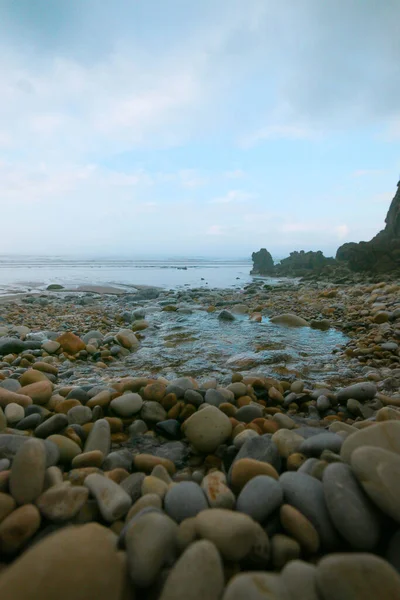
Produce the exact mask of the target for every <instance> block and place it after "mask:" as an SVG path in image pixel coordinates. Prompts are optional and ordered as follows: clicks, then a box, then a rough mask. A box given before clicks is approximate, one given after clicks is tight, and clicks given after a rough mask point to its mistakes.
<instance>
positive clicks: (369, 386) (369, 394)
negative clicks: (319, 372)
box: [336, 381, 377, 404]
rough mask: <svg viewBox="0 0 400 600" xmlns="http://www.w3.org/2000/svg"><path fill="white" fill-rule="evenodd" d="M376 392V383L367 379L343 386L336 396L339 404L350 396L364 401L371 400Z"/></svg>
mask: <svg viewBox="0 0 400 600" xmlns="http://www.w3.org/2000/svg"><path fill="white" fill-rule="evenodd" d="M376 392H377V388H376V385H375V384H374V383H372V382H371V381H367V382H365V383H355V384H354V385H349V386H348V387H345V388H343V389H342V390H340V391H339V392H338V393H337V395H336V398H337V401H338V402H339V404H343V403H344V402H346V400H349V399H350V398H354V400H360V401H361V402H364V401H365V400H372V398H374V397H375V394H376Z"/></svg>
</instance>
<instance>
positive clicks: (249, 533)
mask: <svg viewBox="0 0 400 600" xmlns="http://www.w3.org/2000/svg"><path fill="white" fill-rule="evenodd" d="M195 527H196V534H197V536H198V537H200V538H202V539H206V540H209V541H210V542H213V543H214V544H215V545H216V547H217V548H218V550H219V552H220V553H221V555H222V556H223V557H224V558H225V559H226V560H233V561H238V560H242V559H243V558H244V557H245V556H246V555H247V554H249V552H250V551H251V549H252V547H253V545H254V542H255V539H256V537H257V532H258V525H257V524H256V523H255V522H254V521H253V519H251V518H250V517H249V516H247V515H245V514H243V513H239V512H235V511H232V510H226V509H223V508H210V509H209V510H203V511H202V512H200V513H199V514H198V515H197V516H196V517H195Z"/></svg>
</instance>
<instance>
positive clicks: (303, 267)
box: [275, 250, 335, 277]
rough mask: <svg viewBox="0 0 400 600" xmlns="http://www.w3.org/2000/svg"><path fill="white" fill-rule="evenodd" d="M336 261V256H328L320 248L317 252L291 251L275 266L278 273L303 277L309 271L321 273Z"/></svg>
mask: <svg viewBox="0 0 400 600" xmlns="http://www.w3.org/2000/svg"><path fill="white" fill-rule="evenodd" d="M334 263H335V259H334V258H327V257H326V256H324V255H323V254H322V252H321V251H320V250H318V251H317V252H312V251H310V252H304V250H301V251H300V252H291V253H290V256H288V258H284V259H283V260H281V262H280V264H278V265H276V266H275V273H276V275H282V276H293V277H303V276H305V275H308V274H309V273H311V272H313V273H319V272H320V271H321V270H322V269H324V268H325V267H326V266H328V265H332V264H334Z"/></svg>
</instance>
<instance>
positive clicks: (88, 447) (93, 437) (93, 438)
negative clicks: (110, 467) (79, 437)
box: [84, 419, 111, 456]
mask: <svg viewBox="0 0 400 600" xmlns="http://www.w3.org/2000/svg"><path fill="white" fill-rule="evenodd" d="M110 447H111V431H110V425H109V423H108V421H107V420H106V419H99V420H98V421H96V422H95V423H94V425H93V427H92V429H91V431H90V433H89V435H88V438H87V440H86V444H85V447H84V452H91V451H92V450H100V452H102V453H103V454H104V456H107V454H108V453H109V452H110Z"/></svg>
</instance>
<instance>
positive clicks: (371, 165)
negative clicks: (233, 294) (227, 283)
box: [0, 0, 400, 257]
mask: <svg viewBox="0 0 400 600" xmlns="http://www.w3.org/2000/svg"><path fill="white" fill-rule="evenodd" d="M399 17H400V4H399V0H384V1H382V0H324V1H322V0H302V1H301V2H299V0H201V1H195V0H191V1H188V0H168V1H167V0H113V2H110V1H109V0H35V1H34V2H33V1H32V0H1V2H0V73H1V77H0V254H11V253H21V254H27V253H31V254H48V255H52V254H68V255H75V254H76V255H77V254H80V255H82V254H90V255H96V254H101V255H110V256H111V255H118V256H130V257H140V256H170V255H179V256H221V257H245V256H249V255H250V254H251V252H252V251H254V250H257V249H259V248H260V247H266V248H268V250H270V252H271V253H272V254H273V255H278V256H284V255H286V254H288V253H289V252H290V251H292V250H300V249H304V250H319V249H320V250H323V251H324V252H325V254H327V255H334V254H335V252H336V249H337V247H338V246H339V245H341V244H342V243H344V242H347V241H360V240H368V239H370V238H371V237H372V236H373V235H375V234H376V233H377V232H378V231H379V230H380V229H382V227H383V226H384V219H385V216H386V212H387V210H388V207H389V204H390V201H391V198H392V197H393V196H394V193H395V191H396V185H397V182H398V180H399V176H400V103H399V98H400V36H399V34H398V24H399Z"/></svg>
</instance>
